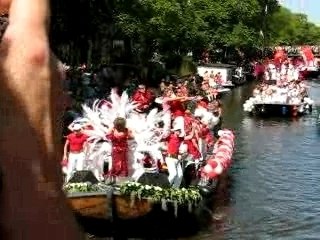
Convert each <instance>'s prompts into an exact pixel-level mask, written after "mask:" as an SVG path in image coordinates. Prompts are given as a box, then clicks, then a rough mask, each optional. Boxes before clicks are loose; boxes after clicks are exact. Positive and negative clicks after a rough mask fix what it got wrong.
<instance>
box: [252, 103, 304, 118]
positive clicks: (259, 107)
mask: <svg viewBox="0 0 320 240" xmlns="http://www.w3.org/2000/svg"><path fill="white" fill-rule="evenodd" d="M301 108H303V105H302V104H298V105H293V104H292V105H291V104H263V103H261V104H255V105H254V110H253V111H252V114H253V115H256V116H261V117H298V116H302V115H304V114H306V110H305V109H304V110H303V111H301Z"/></svg>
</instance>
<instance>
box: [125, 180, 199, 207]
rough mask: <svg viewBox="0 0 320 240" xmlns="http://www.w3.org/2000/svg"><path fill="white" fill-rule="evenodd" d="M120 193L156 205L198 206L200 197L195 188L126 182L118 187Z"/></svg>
mask: <svg viewBox="0 0 320 240" xmlns="http://www.w3.org/2000/svg"><path fill="white" fill-rule="evenodd" d="M120 193H122V194H123V195H127V196H130V197H137V198H138V199H141V198H147V199H150V200H151V201H153V202H156V203H162V202H163V201H167V202H177V203H178V204H186V203H191V204H198V203H199V202H200V201H201V199H202V196H201V194H200V191H199V189H197V188H181V189H179V188H161V187H158V186H153V185H144V184H140V183H137V182H126V183H124V184H122V185H121V186H120Z"/></svg>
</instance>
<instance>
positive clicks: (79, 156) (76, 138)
mask: <svg viewBox="0 0 320 240" xmlns="http://www.w3.org/2000/svg"><path fill="white" fill-rule="evenodd" d="M87 139H88V136H87V135H85V134H84V133H83V132H82V126H81V125H80V124H79V123H76V124H74V125H73V126H72V133H70V134H69V135H68V136H67V141H66V143H65V145H64V150H63V151H64V153H63V160H64V161H65V160H66V161H67V172H66V174H67V176H66V181H69V180H70V178H71V176H72V174H73V173H74V172H75V171H82V170H83V168H84V161H85V149H86V143H87ZM68 149H69V152H68Z"/></svg>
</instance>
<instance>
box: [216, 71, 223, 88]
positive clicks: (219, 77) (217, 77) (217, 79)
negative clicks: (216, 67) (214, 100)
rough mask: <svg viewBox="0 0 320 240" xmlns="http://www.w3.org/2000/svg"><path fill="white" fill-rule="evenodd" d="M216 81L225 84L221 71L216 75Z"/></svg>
mask: <svg viewBox="0 0 320 240" xmlns="http://www.w3.org/2000/svg"><path fill="white" fill-rule="evenodd" d="M214 81H215V82H216V84H218V85H221V84H223V79H222V75H221V72H218V73H217V74H216V75H215V77H214Z"/></svg>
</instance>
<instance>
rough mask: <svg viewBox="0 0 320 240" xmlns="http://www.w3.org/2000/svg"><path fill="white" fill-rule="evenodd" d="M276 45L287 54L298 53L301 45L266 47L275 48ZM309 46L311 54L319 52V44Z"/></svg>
mask: <svg viewBox="0 0 320 240" xmlns="http://www.w3.org/2000/svg"><path fill="white" fill-rule="evenodd" d="M278 47H282V49H284V50H285V51H286V52H287V53H288V54H300V51H301V49H302V47H303V46H276V47H269V48H267V49H270V50H276V48H278ZM310 47H311V50H312V52H313V54H317V55H319V54H320V46H317V45H313V46H310Z"/></svg>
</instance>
